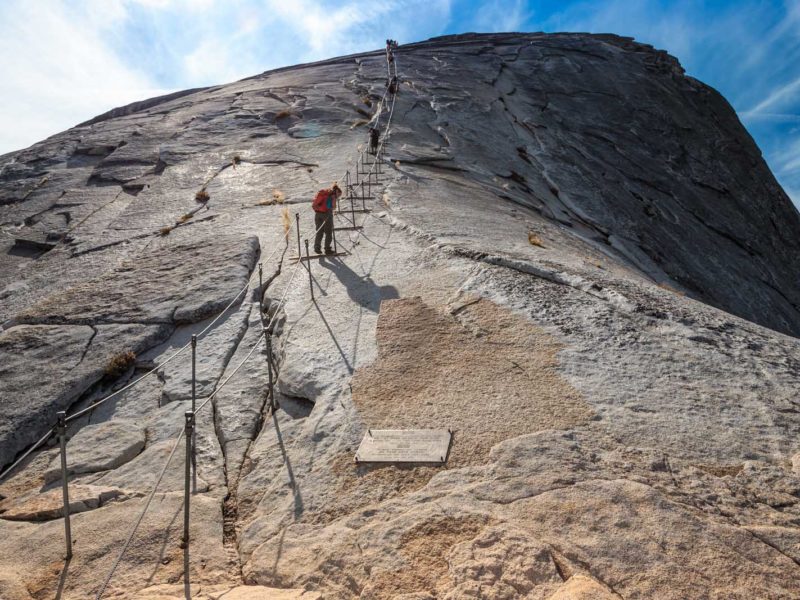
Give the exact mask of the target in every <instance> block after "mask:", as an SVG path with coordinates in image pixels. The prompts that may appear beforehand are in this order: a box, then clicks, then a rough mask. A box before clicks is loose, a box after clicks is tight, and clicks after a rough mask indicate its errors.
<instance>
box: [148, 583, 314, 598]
mask: <svg viewBox="0 0 800 600" xmlns="http://www.w3.org/2000/svg"><path fill="white" fill-rule="evenodd" d="M138 597H139V598H140V599H141V600H183V599H184V598H185V597H186V596H185V594H184V589H183V586H182V585H157V586H153V587H151V588H147V589H145V590H142V591H141V592H139V594H138ZM192 598H196V599H197V600H322V596H321V595H320V594H318V593H316V592H308V591H305V590H287V589H281V588H267V587H264V586H263V585H238V586H236V587H230V586H219V585H203V586H193V587H192Z"/></svg>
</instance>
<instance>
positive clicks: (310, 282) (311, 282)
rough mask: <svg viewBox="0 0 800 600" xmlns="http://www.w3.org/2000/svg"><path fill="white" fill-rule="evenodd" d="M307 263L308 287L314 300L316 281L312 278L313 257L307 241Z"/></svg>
mask: <svg viewBox="0 0 800 600" xmlns="http://www.w3.org/2000/svg"><path fill="white" fill-rule="evenodd" d="M306 261H308V285H309V287H310V288H311V299H312V300H313V299H314V279H313V278H312V277H311V255H310V254H309V253H308V240H306Z"/></svg>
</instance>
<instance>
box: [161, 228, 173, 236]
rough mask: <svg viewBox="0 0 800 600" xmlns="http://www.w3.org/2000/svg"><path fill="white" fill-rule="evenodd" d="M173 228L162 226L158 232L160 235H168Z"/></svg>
mask: <svg viewBox="0 0 800 600" xmlns="http://www.w3.org/2000/svg"><path fill="white" fill-rule="evenodd" d="M173 229H174V227H162V228H161V229H159V230H158V232H159V233H160V234H161V237H164V236H165V235H169V232H170V231H172V230H173Z"/></svg>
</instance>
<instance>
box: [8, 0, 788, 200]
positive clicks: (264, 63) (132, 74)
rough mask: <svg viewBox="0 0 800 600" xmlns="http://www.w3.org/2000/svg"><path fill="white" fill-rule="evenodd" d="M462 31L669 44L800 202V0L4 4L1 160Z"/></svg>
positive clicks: (46, 0)
mask: <svg viewBox="0 0 800 600" xmlns="http://www.w3.org/2000/svg"><path fill="white" fill-rule="evenodd" d="M464 31H487V32H488V31H590V32H604V33H605V32H611V33H617V34H621V35H629V36H632V37H635V38H636V39H637V40H639V41H642V42H647V43H650V44H653V45H654V46H656V47H659V48H664V49H666V50H668V51H669V52H670V53H672V54H673V55H675V56H677V57H678V58H679V59H680V61H681V63H682V64H683V66H684V68H686V70H687V71H688V73H689V74H690V75H692V76H694V77H697V78H698V79H701V80H702V81H704V82H706V83H708V84H710V85H712V86H714V87H715V88H717V89H718V90H719V91H721V92H722V93H723V95H725V96H726V97H727V98H728V100H729V101H730V102H731V104H732V105H733V106H734V108H735V109H736V110H737V112H738V113H739V115H740V118H741V119H742V121H743V122H744V124H745V125H746V126H747V128H748V130H749V131H750V133H751V134H752V135H753V137H754V138H755V139H756V141H757V142H758V144H759V146H760V147H761V149H762V151H763V152H764V155H765V157H766V158H767V162H768V163H769V164H770V166H771V168H772V170H773V172H774V173H775V174H776V176H777V177H778V179H779V181H780V182H781V183H782V184H783V186H784V188H785V189H786V191H787V192H788V193H789V195H790V196H792V197H793V198H794V200H795V203H796V204H798V205H800V0H732V1H726V2H723V1H720V0H707V1H702V0H671V1H667V0H638V1H637V0H604V1H596V2H582V1H570V0H561V1H554V0H543V1H540V2H536V1H529V2H524V1H522V0H495V1H492V2H475V1H471V0H397V1H389V0H368V1H362V0H341V1H319V0H80V1H79V0H36V1H32V0H0V57H2V60H0V81H2V86H0V102H1V103H2V111H0V154H2V153H4V152H8V151H11V150H15V149H18V148H22V147H25V146H28V145H30V144H32V143H34V142H36V141H38V140H40V139H43V138H45V137H47V136H48V135H51V134H53V133H56V132H58V131H62V130H64V129H67V128H68V127H70V126H72V125H75V124H76V123H78V122H80V121H83V120H86V119H88V118H91V117H92V116H95V115H96V114H99V113H101V112H104V111H106V110H108V109H110V108H113V107H115V106H119V105H122V104H126V103H128V102H132V101H134V100H140V99H142V98H147V97H151V96H154V95H157V94H162V93H166V92H168V91H172V90H177V89H184V88H188V87H196V86H203V85H210V84H218V83H225V82H229V81H233V80H236V79H240V78H242V77H247V76H249V75H254V74H256V73H260V72H262V71H265V70H267V69H270V68H274V67H279V66H284V65H291V64H295V63H298V62H305V61H309V60H316V59H320V58H327V57H331V56H336V55H340V54H346V53H351V52H358V51H363V50H370V49H376V48H379V47H381V46H382V44H383V41H384V40H385V39H386V38H387V37H392V38H394V39H397V40H398V41H400V42H401V43H404V42H411V41H417V40H423V39H426V38H429V37H432V36H436V35H443V34H447V33H460V32H464Z"/></svg>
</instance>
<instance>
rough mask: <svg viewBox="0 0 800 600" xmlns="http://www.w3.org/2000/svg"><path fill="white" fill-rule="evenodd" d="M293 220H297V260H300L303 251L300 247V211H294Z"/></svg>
mask: <svg viewBox="0 0 800 600" xmlns="http://www.w3.org/2000/svg"><path fill="white" fill-rule="evenodd" d="M294 220H295V221H296V222H297V260H301V259H302V258H303V251H302V250H301V249H300V213H294Z"/></svg>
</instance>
